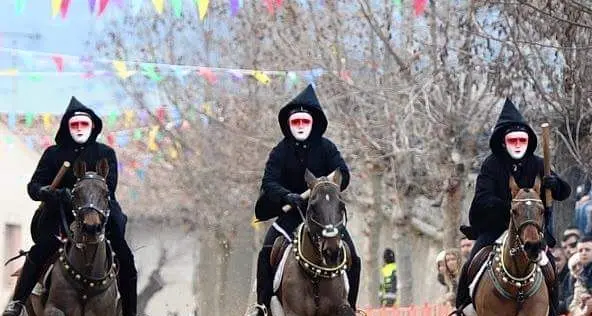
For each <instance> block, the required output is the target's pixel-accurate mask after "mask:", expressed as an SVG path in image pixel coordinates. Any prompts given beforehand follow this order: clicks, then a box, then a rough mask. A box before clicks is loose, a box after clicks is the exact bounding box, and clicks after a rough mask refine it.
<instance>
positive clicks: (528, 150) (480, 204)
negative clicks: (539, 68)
mask: <svg viewBox="0 0 592 316" xmlns="http://www.w3.org/2000/svg"><path fill="white" fill-rule="evenodd" d="M489 147H490V148H491V154H489V156H487V158H486V159H485V161H484V162H483V164H482V165H481V170H480V172H479V176H478V177H477V183H476V185H475V196H474V198H473V202H472V203H471V208H470V210H469V222H470V224H471V226H472V227H469V226H461V231H462V232H463V233H464V234H465V235H466V236H467V237H468V238H469V239H472V240H475V239H476V241H475V244H474V246H473V249H472V250H471V254H470V255H469V259H468V260H467V263H466V264H465V265H464V267H463V270H462V273H461V277H460V280H459V284H458V293H457V296H456V307H457V309H461V308H463V307H465V306H467V305H469V304H471V298H470V296H469V289H468V286H469V284H468V282H469V280H468V279H467V275H466V274H467V269H468V265H469V263H470V262H471V260H472V259H473V257H474V256H475V255H476V254H477V253H478V252H479V250H481V249H483V248H484V247H486V246H489V245H492V244H493V243H494V242H495V240H496V239H498V238H499V237H500V236H501V235H502V233H503V232H504V231H505V230H506V229H507V228H508V225H509V222H510V211H509V210H510V205H511V201H512V196H511V194H510V188H509V183H510V176H512V177H513V178H514V179H515V181H516V183H517V184H518V186H519V187H521V188H532V187H533V186H534V182H535V179H536V178H537V177H540V178H542V179H543V189H549V190H550V191H551V194H552V196H553V199H554V200H557V201H563V200H565V199H567V198H568V197H569V195H570V193H571V188H570V186H569V184H567V182H565V181H564V180H562V179H561V178H560V177H559V176H557V174H555V173H554V172H551V175H550V176H544V164H543V159H542V158H541V157H539V156H537V155H535V154H534V151H535V149H536V147H537V137H536V134H535V133H534V131H533V130H532V128H531V127H530V126H529V125H528V124H527V123H526V121H525V120H524V117H522V114H521V113H520V112H519V111H518V109H517V108H516V107H515V106H514V104H513V103H512V101H510V100H509V99H506V102H505V103H504V107H503V109H502V112H501V113H500V116H499V118H498V120H497V123H496V125H495V128H494V130H493V133H492V135H491V138H490V139H489ZM541 199H542V200H543V201H545V194H544V190H542V193H541ZM552 228H553V223H552V212H551V209H547V210H546V211H545V232H544V235H545V241H546V243H547V245H548V246H549V247H550V248H552V247H553V246H555V243H556V241H555V238H554V237H553V231H552ZM548 256H551V254H548ZM550 262H551V264H552V265H554V261H553V260H552V258H551V260H550ZM549 294H550V297H551V298H552V299H551V300H550V303H551V305H552V306H550V307H551V308H550V314H551V315H554V314H555V311H556V310H557V296H556V291H553V289H551V290H550V293H549Z"/></svg>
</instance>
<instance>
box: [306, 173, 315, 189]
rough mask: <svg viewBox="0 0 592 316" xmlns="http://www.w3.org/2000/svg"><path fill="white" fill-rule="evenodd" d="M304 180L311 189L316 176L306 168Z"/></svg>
mask: <svg viewBox="0 0 592 316" xmlns="http://www.w3.org/2000/svg"><path fill="white" fill-rule="evenodd" d="M304 181H306V185H307V186H308V188H309V189H312V188H313V187H314V185H315V184H316V183H317V177H315V175H314V174H312V172H310V170H308V168H306V170H305V171H304Z"/></svg>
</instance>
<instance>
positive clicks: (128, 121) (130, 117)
mask: <svg viewBox="0 0 592 316" xmlns="http://www.w3.org/2000/svg"><path fill="white" fill-rule="evenodd" d="M133 121H134V111H133V110H126V111H125V127H130V126H131V125H132V122H133Z"/></svg>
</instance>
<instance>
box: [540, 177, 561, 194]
mask: <svg viewBox="0 0 592 316" xmlns="http://www.w3.org/2000/svg"><path fill="white" fill-rule="evenodd" d="M543 189H549V190H551V191H552V192H557V190H558V189H559V178H558V177H557V176H554V175H550V176H545V177H544V178H543Z"/></svg>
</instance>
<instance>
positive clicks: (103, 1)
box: [97, 0, 109, 16]
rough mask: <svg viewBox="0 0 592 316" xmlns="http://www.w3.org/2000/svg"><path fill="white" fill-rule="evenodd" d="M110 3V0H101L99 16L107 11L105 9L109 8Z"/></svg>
mask: <svg viewBox="0 0 592 316" xmlns="http://www.w3.org/2000/svg"><path fill="white" fill-rule="evenodd" d="M108 4H109V0H99V13H98V14H97V15H98V16H101V15H102V14H103V12H105V9H106V8H107V5H108Z"/></svg>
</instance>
